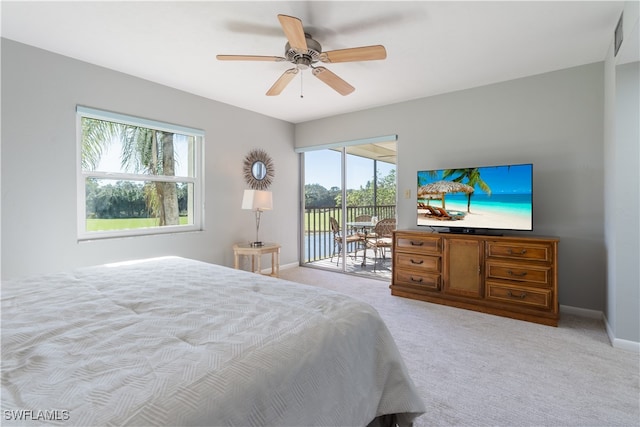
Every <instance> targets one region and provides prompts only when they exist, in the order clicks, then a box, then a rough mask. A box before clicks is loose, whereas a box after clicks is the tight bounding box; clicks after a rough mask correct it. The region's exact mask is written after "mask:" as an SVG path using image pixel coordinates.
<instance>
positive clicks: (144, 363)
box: [2, 258, 425, 426]
mask: <svg viewBox="0 0 640 427" xmlns="http://www.w3.org/2000/svg"><path fill="white" fill-rule="evenodd" d="M345 280H346V279H345ZM424 410H425V408H424V404H423V402H422V401H421V399H420V398H419V396H418V395H417V393H416V391H415V388H414V385H413V383H412V381H411V379H410V378H409V376H408V374H407V371H406V368H405V365H404V363H403V361H402V359H401V357H400V354H399V352H398V350H397V348H396V345H395V343H394V341H393V338H392V337H391V335H390V333H389V331H388V330H387V328H386V326H385V325H384V323H383V321H382V320H381V318H380V317H379V316H378V314H377V312H376V311H375V310H374V309H373V308H372V307H370V306H369V305H367V304H365V303H362V302H359V301H357V300H354V299H352V298H349V297H346V296H344V295H341V294H338V293H334V292H330V291H327V290H324V289H320V288H316V287H312V286H304V285H299V284H296V283H292V282H287V281H283V280H279V279H274V278H270V277H265V276H260V275H256V274H252V273H248V272H244V271H238V270H233V269H229V268H226V267H221V266H216V265H212V264H207V263H203V262H199V261H193V260H187V259H182V258H161V259H152V260H144V261H140V262H138V263H133V264H130V265H120V266H117V267H113V266H100V267H91V268H84V269H79V270H76V271H74V272H72V273H61V274H53V275H47V276H42V277H38V278H33V279H24V280H17V281H7V282H4V283H3V284H2V425H13V424H26V425H40V424H47V423H51V424H58V425H85V426H94V425H199V426H205V425H206V426H286V425H291V426H306V425H326V426H335V425H339V426H364V425H366V424H367V423H369V422H370V421H371V420H373V419H374V417H378V416H381V415H384V414H401V415H400V416H399V417H398V421H399V422H400V425H403V424H409V423H410V422H411V420H412V419H413V418H414V417H415V416H416V415H418V414H419V413H422V412H424ZM19 418H22V422H21V421H20V420H19ZM32 419H36V420H37V422H36V423H34V422H33V421H32ZM50 419H53V421H51V420H50ZM56 419H57V421H56ZM48 420H49V421H48Z"/></svg>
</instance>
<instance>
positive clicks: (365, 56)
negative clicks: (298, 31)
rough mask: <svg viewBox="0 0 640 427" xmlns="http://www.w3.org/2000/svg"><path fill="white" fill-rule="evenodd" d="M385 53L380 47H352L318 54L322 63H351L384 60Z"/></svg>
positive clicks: (382, 47)
mask: <svg viewBox="0 0 640 427" xmlns="http://www.w3.org/2000/svg"><path fill="white" fill-rule="evenodd" d="M386 57H387V51H386V49H385V48H384V46H382V45H375V46H363V47H352V48H350V49H338V50H330V51H328V52H322V53H321V54H320V60H321V61H322V62H331V63H336V62H353V61H372V60H376V59H385V58H386Z"/></svg>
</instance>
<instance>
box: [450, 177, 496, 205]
mask: <svg viewBox="0 0 640 427" xmlns="http://www.w3.org/2000/svg"><path fill="white" fill-rule="evenodd" d="M454 175H458V176H456V177H455V178H453V179H452V180H451V181H455V182H460V183H463V184H467V185H468V186H470V187H473V188H475V187H476V186H478V187H479V188H480V189H481V190H482V191H484V192H485V193H487V194H488V195H491V187H489V184H487V183H486V182H484V181H483V180H482V177H481V176H480V169H479V168H469V169H447V170H445V171H444V173H443V174H442V178H443V179H447V178H449V177H451V176H454ZM465 178H466V179H467V181H466V182H463V179H465ZM471 196H473V193H468V194H467V212H471Z"/></svg>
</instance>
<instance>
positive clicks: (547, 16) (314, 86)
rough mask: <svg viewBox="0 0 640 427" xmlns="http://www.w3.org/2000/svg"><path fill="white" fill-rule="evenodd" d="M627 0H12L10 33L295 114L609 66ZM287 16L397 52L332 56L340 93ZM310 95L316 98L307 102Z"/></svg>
mask: <svg viewBox="0 0 640 427" xmlns="http://www.w3.org/2000/svg"><path fill="white" fill-rule="evenodd" d="M623 6H624V5H623V3H622V2H611V1H604V2H595V1H569V2H558V1H535V2H521V1H512V2H488V1H471V2H460V1H410V2H396V1H385V2H383V1H353V2H347V1H319V2H318V1H309V2H305V1H258V2H247V1H195V2H185V1H173V2H170V1H153V2H152V1H144V2H118V1H105V2H95V1H84V2H81V1H75V2H52V1H46V2H32V1H28V2H27V1H18V2H12V1H5V0H3V1H2V3H1V7H2V9H1V14H2V27H1V30H2V36H3V37H6V38H9V39H12V40H16V41H19V42H22V43H26V44H29V45H33V46H37V47H40V48H43V49H46V50H50V51H53V52H56V53H59V54H62V55H66V56H70V57H73V58H77V59H80V60H83V61H87V62H90V63H93V64H97V65H101V66H104V67H107V68H111V69H114V70H118V71H121V72H124V73H128V74H131V75H134V76H138V77H141V78H144V79H147V80H150V81H153V82H157V83H161V84H163V85H167V86H170V87H174V88H177V89H181V90H184V91H187V92H190V93H194V94H197V95H201V96H203V97H207V98H211V99H214V100H217V101H221V102H224V103H227V104H231V105H234V106H237V107H241V108H244V109H247V110H251V111H255V112H258V113H262V114H265V115H267V116H271V117H275V118H279V119H283V120H286V121H289V122H292V123H299V122H304V121H308V120H312V119H317V118H322V117H327V116H332V115H336V114H340V113H346V112H351V111H357V110H362V109H366V108H370V107H376V106H380V105H386V104H391V103H397V102H401V101H406V100H410V99H416V98H422V97H425V96H430V95H435V94H440V93H445V92H451V91H455V90H460V89H466V88H470V87H475V86H481V85H486V84H491V83H495V82H500V81H505V80H511V79H515V78H519V77H524V76H528V75H533V74H539V73H544V72H548V71H553V70H558V69H562V68H567V67H572V66H577V65H582V64H587V63H592V62H596V61H601V60H603V59H604V58H605V55H606V52H607V49H608V48H609V46H610V44H611V42H612V40H613V30H614V28H615V25H616V23H617V21H618V18H619V17H620V13H621V12H622V9H623ZM277 14H286V15H291V16H296V17H298V18H300V19H301V20H302V23H303V25H304V28H305V31H306V32H308V33H310V34H311V35H312V36H313V37H314V38H315V39H316V40H317V41H319V42H320V43H321V45H322V47H323V50H325V51H327V50H336V49H343V48H349V47H357V46H368V45H374V44H382V45H384V46H385V47H386V49H387V59H386V60H382V61H367V62H353V63H339V64H323V65H324V66H326V67H327V68H328V69H330V70H331V71H333V72H334V73H336V74H337V75H338V76H340V77H342V78H343V79H344V80H346V81H347V82H349V83H350V84H351V85H353V86H354V87H355V88H356V90H355V92H353V93H352V94H351V95H348V96H344V97H343V96H341V95H339V94H338V93H337V92H335V91H334V90H333V89H331V88H330V87H329V86H327V85H325V84H324V83H322V82H321V81H320V80H318V79H317V78H315V77H314V76H312V75H311V73H310V71H309V70H307V71H305V72H303V73H299V74H298V75H297V76H296V77H295V79H294V80H293V81H292V82H291V83H290V84H289V85H288V86H287V88H286V89H285V90H284V91H283V92H282V94H281V95H280V96H277V97H267V96H265V92H266V91H267V90H268V89H269V88H270V87H271V85H272V84H273V83H274V82H275V81H276V79H277V78H278V77H279V76H280V75H281V74H282V73H283V72H284V71H285V70H286V69H287V68H290V66H291V64H289V63H288V62H283V63H275V62H235V61H234V62H228V61H227V62H224V61H218V60H216V58H215V56H216V54H246V55H276V56H284V45H285V43H286V38H285V36H284V34H283V32H282V28H281V27H280V24H279V22H278V19H277ZM301 92H302V94H303V95H304V97H303V98H301V97H300V95H301Z"/></svg>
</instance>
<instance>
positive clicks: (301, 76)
mask: <svg viewBox="0 0 640 427" xmlns="http://www.w3.org/2000/svg"><path fill="white" fill-rule="evenodd" d="M303 77H304V73H300V98H304V95H303V94H302V78H303Z"/></svg>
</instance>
